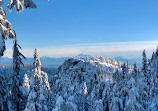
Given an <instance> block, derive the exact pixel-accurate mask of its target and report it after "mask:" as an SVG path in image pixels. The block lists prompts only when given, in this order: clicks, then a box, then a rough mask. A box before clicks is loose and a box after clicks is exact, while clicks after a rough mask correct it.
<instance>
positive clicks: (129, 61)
mask: <svg viewBox="0 0 158 111" xmlns="http://www.w3.org/2000/svg"><path fill="white" fill-rule="evenodd" d="M114 59H115V60H116V61H122V62H124V63H127V62H128V64H129V65H133V64H134V63H136V64H137V67H138V68H141V65H142V58H131V59H129V58H123V57H120V56H119V57H115V58H114Z"/></svg>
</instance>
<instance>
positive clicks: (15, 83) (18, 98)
mask: <svg viewBox="0 0 158 111" xmlns="http://www.w3.org/2000/svg"><path fill="white" fill-rule="evenodd" d="M19 48H21V47H20V46H19V45H18V44H17V40H15V41H14V47H13V75H12V88H11V93H12V96H11V97H12V107H13V110H17V111H21V110H23V109H24V108H25V104H26V103H25V101H24V99H26V98H27V97H26V92H25V91H24V90H23V87H22V81H21V79H20V76H19V73H20V67H21V65H24V64H23V62H22V58H25V57H24V56H23V54H22V53H21V52H20V51H19Z"/></svg>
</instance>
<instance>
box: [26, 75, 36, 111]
mask: <svg viewBox="0 0 158 111" xmlns="http://www.w3.org/2000/svg"><path fill="white" fill-rule="evenodd" d="M36 101H37V92H36V83H35V77H34V74H32V75H31V78H30V90H29V96H28V100H27V105H26V108H25V111H37V109H36V107H35V106H36Z"/></svg>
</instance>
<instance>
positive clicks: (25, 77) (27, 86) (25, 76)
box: [23, 74, 30, 90]
mask: <svg viewBox="0 0 158 111" xmlns="http://www.w3.org/2000/svg"><path fill="white" fill-rule="evenodd" d="M23 87H24V88H26V89H27V90H29V88H30V84H29V78H28V76H27V74H25V75H24V81H23Z"/></svg>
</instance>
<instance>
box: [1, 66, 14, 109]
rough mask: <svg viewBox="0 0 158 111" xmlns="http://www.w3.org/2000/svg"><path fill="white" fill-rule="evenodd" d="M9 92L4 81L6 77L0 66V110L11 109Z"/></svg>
mask: <svg viewBox="0 0 158 111" xmlns="http://www.w3.org/2000/svg"><path fill="white" fill-rule="evenodd" d="M10 99H11V98H10V93H9V89H8V85H7V81H6V77H5V76H4V73H3V71H2V68H1V66H0V110H1V111H8V110H11V108H12V107H11V100H10Z"/></svg>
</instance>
